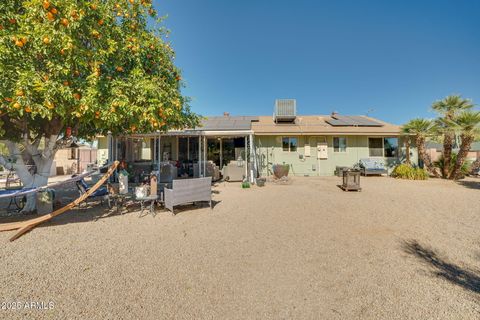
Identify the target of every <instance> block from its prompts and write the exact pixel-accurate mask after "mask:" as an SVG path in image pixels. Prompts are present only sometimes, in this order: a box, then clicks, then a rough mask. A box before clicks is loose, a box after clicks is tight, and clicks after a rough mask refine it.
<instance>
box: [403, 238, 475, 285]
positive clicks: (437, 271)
mask: <svg viewBox="0 0 480 320" xmlns="http://www.w3.org/2000/svg"><path fill="white" fill-rule="evenodd" d="M402 248H403V250H404V251H405V252H406V253H408V254H410V255H413V256H415V257H416V258H418V259H419V260H420V261H422V262H423V263H425V264H427V265H429V266H430V267H431V268H432V269H433V274H434V275H435V276H436V277H439V278H443V279H445V280H447V281H449V282H451V283H453V284H455V285H458V286H461V287H462V288H464V289H466V290H469V291H471V292H473V293H475V294H480V270H472V269H470V268H465V267H461V266H459V265H457V264H454V263H452V262H449V261H448V260H447V259H444V258H442V257H440V256H439V255H438V254H437V253H436V252H435V251H434V250H432V249H429V248H426V247H425V246H422V245H421V244H419V243H418V242H417V241H416V240H406V241H403V243H402Z"/></svg>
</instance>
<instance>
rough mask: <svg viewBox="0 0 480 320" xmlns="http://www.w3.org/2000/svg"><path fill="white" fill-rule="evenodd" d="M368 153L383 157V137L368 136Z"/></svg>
mask: <svg viewBox="0 0 480 320" xmlns="http://www.w3.org/2000/svg"><path fill="white" fill-rule="evenodd" d="M368 155H369V156H370V157H383V138H368Z"/></svg>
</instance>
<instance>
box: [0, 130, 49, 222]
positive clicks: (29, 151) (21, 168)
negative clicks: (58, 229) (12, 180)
mask: <svg viewBox="0 0 480 320" xmlns="http://www.w3.org/2000/svg"><path fill="white" fill-rule="evenodd" d="M45 140H46V141H45V149H44V150H43V151H40V150H38V149H37V145H36V144H31V143H29V142H28V141H24V143H23V146H24V147H25V150H23V151H20V149H19V148H18V145H17V144H16V143H15V142H12V141H6V143H5V144H6V146H7V148H8V151H9V153H10V157H11V158H13V159H15V161H14V162H7V161H6V159H5V158H4V157H3V156H1V155H0V165H3V166H4V167H5V168H6V169H9V170H15V172H16V174H17V175H18V177H19V178H20V181H21V182H22V184H23V187H24V188H37V187H43V186H46V185H47V183H48V178H49V176H50V168H51V166H52V162H53V159H54V158H55V153H56V148H55V146H56V144H55V142H56V136H53V135H52V136H51V137H50V138H49V139H45ZM24 158H32V159H33V160H34V163H35V166H36V172H31V171H30V170H29V167H28V166H27V165H26V164H25V162H24V160H23V159H24ZM36 198H37V197H36V193H32V194H29V195H27V202H26V203H25V206H24V207H23V209H22V212H23V213H30V212H32V211H34V210H35V209H36Z"/></svg>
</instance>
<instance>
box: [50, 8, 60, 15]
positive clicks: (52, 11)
mask: <svg viewBox="0 0 480 320" xmlns="http://www.w3.org/2000/svg"><path fill="white" fill-rule="evenodd" d="M50 12H51V13H52V14H57V13H58V10H57V9H56V8H52V9H50Z"/></svg>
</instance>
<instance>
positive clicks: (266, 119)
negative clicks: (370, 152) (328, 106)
mask: <svg viewBox="0 0 480 320" xmlns="http://www.w3.org/2000/svg"><path fill="white" fill-rule="evenodd" d="M343 118H350V119H356V121H355V122H354V124H353V123H344V124H342V123H339V122H338V121H332V119H333V120H335V119H334V118H333V117H332V116H330V115H312V116H303V115H300V116H297V118H296V119H295V122H293V123H275V122H274V121H273V118H272V116H260V117H258V122H253V123H252V130H253V131H254V132H255V134H256V135H277V134H295V135H334V134H342V135H372V136H375V135H378V136H385V135H395V136H396V135H399V133H400V126H397V125H394V124H391V123H387V122H384V121H381V120H378V119H375V118H371V117H367V116H343ZM332 123H334V124H335V125H332Z"/></svg>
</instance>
